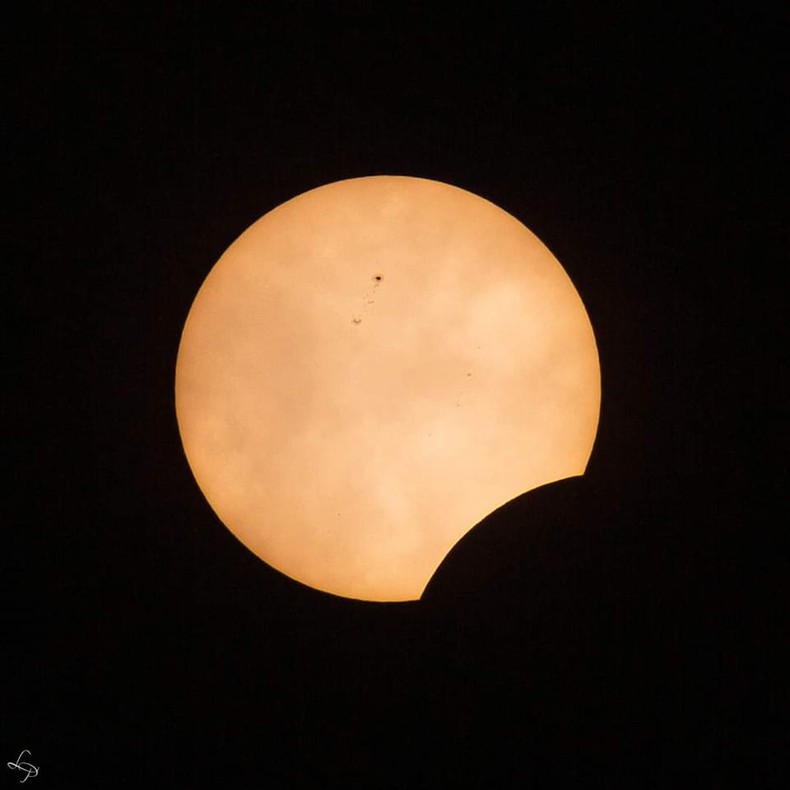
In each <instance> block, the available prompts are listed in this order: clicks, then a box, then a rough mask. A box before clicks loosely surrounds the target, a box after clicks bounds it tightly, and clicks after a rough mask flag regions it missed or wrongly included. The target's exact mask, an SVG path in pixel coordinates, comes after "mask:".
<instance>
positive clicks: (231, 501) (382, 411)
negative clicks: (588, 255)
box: [176, 176, 600, 601]
mask: <svg viewBox="0 0 790 790" xmlns="http://www.w3.org/2000/svg"><path fill="white" fill-rule="evenodd" d="M599 407H600V371H599V364H598V354H597V350H596V344H595V338H594V335H593V331H592V328H591V326H590V322H589V320H588V317H587V314H586V312H585V309H584V306H583V304H582V302H581V299H580V298H579V296H578V294H577V292H576V290H575V288H574V286H573V284H572V283H571V281H570V279H569V278H568V276H567V274H566V273H565V271H564V270H563V268H562V267H561V265H560V264H559V262H558V261H557V260H556V259H555V258H554V256H553V255H552V254H551V253H550V252H549V250H548V249H547V248H546V247H545V246H544V245H543V244H542V242H541V241H540V240H539V239H538V238H537V237H536V236H535V235H534V234H533V233H532V232H531V231H529V230H528V229H527V228H526V227H524V225H522V224H521V223H520V222H518V221H517V220H516V219H515V218H513V217H512V216H510V215H509V214H507V213H506V212H505V211H503V210H501V209H499V208H498V207H496V206H495V205H493V204H492V203H490V202H488V201H486V200H484V199H483V198H480V197H478V196H476V195H473V194H471V193H469V192H466V191H464V190H461V189H458V188H456V187H452V186H449V185H447V184H443V183H439V182H436V181H429V180H426V179H418V178H410V177H400V176H376V177H368V178H359V179H351V180H348V181H341V182H337V183H333V184H329V185H326V186H323V187H319V188H317V189H314V190H312V191H310V192H307V193H305V194H302V195H300V196H298V197H296V198H294V199H293V200H290V201H288V202H286V203H284V204H283V205H281V206H279V207H278V208H276V209H274V210H273V211H271V212H270V213H268V214H266V215H265V216H264V217H262V218H261V219H260V220H259V221H258V222H256V223H255V224H254V225H252V227H250V228H249V229H248V230H247V231H246V232H245V233H243V234H242V235H241V236H240V237H239V239H237V240H236V241H235V242H234V243H233V244H232V245H231V246H230V248H229V249H228V250H227V251H226V252H225V254H224V255H223V256H222V257H221V259H220V260H219V262H218V263H217V264H216V265H215V266H214V268H213V269H212V270H211V272H210V273H209V275H208V277H207V278H206V280H205V282H204V284H203V286H202V287H201V289H200V291H199V293H198V295H197V297H196V299H195V301H194V304H193V305H192V309H191V311H190V313H189V316H188V318H187V321H186V324H185V327H184V331H183V336H182V340H181V345H180V348H179V354H178V362H177V369H176V411H177V416H178V422H179V428H180V431H181V436H182V440H183V444H184V449H185V452H186V455H187V458H188V461H189V464H190V466H191V468H192V471H193V473H194V475H195V478H196V479H197V482H198V485H199V486H200V488H201V490H202V491H203V493H204V494H205V496H206V498H207V499H208V501H209V503H210V504H211V506H212V508H213V509H214V511H215V512H216V513H217V515H218V516H219V518H220V519H221V520H222V522H223V523H224V524H225V525H226V526H227V527H228V529H230V530H231V531H232V532H233V533H234V534H235V535H236V536H237V537H238V538H239V540H240V541H241V542H242V543H244V544H245V545H246V546H247V547H248V548H249V549H250V550H252V551H253V552H254V553H255V554H257V555H258V556H259V557H260V558H261V559H263V560H264V561H265V562H267V563H268V564H270V565H271V566H273V567H274V568H277V569H278V570H280V571H281V572H283V573H285V574H287V575H288V576H290V577H292V578H294V579H297V580H299V581H301V582H303V583H305V584H307V585H310V586H312V587H315V588H317V589H320V590H323V591H326V592H331V593H334V594H336V595H341V596H346V597H351V598H360V599H365V600H376V601H402V600H414V599H417V598H419V597H420V595H421V593H422V591H423V589H424V588H425V586H426V584H427V582H428V581H429V579H430V578H431V576H432V575H433V573H434V571H435V570H436V568H437V567H438V565H439V564H440V563H441V561H442V560H443V558H444V557H445V556H446V555H447V553H448V551H449V550H450V549H451V548H452V547H453V546H454V545H455V543H456V542H457V541H458V540H459V539H460V538H461V537H462V536H463V535H464V534H465V533H466V532H468V530H469V529H471V528H472V527H473V526H474V525H475V524H477V523H478V522H479V521H480V520H481V519H483V518H484V517H485V516H486V515H488V514H489V513H491V512H492V511H493V510H495V509H496V508H498V507H499V506H501V505H502V504H504V503H505V502H507V501H509V500H510V499H512V498H514V497H516V496H518V495H520V494H522V493H523V492H525V491H528V490H530V489H533V488H536V487H538V486H541V485H545V484H547V483H549V482H553V481H555V480H559V479H562V478H565V477H570V476H573V475H579V474H582V473H583V472H584V469H585V467H586V465H587V461H588V459H589V456H590V453H591V450H592V445H593V441H594V439H595V433H596V429H597V424H598V415H599Z"/></svg>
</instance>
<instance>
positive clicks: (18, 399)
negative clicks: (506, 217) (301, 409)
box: [0, 0, 788, 790]
mask: <svg viewBox="0 0 790 790" xmlns="http://www.w3.org/2000/svg"><path fill="white" fill-rule="evenodd" d="M138 5H139V4H132V3H124V2H119V3H111V4H102V3H72V4H64V3H56V2H52V3H46V2H40V3H33V4H29V5H28V6H26V7H25V8H24V9H20V10H19V11H20V15H19V16H17V17H16V19H15V20H12V21H11V22H9V24H8V26H7V29H6V30H5V33H4V36H5V41H4V44H3V49H4V51H5V53H6V63H5V68H4V69H3V72H4V80H3V82H4V90H5V94H6V97H7V101H6V106H7V107H8V110H7V112H6V113H4V115H5V123H4V128H5V145H4V150H5V151H6V165H7V168H6V169H7V179H6V184H7V186H6V198H7V206H8V211H7V212H6V216H7V217H8V223H7V227H6V233H5V238H6V241H7V245H8V247H7V250H8V251H7V253H6V256H5V258H6V263H7V265H6V267H5V278H6V279H5V283H6V287H5V288H4V289H3V292H4V295H5V297H6V300H5V302H6V303H5V305H4V316H5V318H6V319H7V320H6V322H5V325H6V332H5V336H4V337H5V342H4V344H3V350H4V356H5V363H4V369H5V371H6V372H7V374H8V382H9V385H8V387H7V389H6V391H7V398H6V408H5V410H4V414H5V415H6V417H7V423H8V425H7V431H6V437H7V438H6V440H5V447H6V448H7V453H6V455H7V456H8V458H9V461H10V474H8V475H7V477H6V480H7V483H8V485H7V491H8V493H7V495H6V496H5V497H4V506H3V528H4V529H3V536H4V539H3V559H4V567H3V576H2V589H3V595H4V625H3V632H4V635H5V640H4V641H5V645H6V646H5V648H4V651H3V655H4V661H5V667H4V670H3V672H2V686H1V688H2V703H1V705H0V709H1V711H2V731H1V732H0V736H1V737H0V745H2V749H3V752H2V754H0V757H2V760H3V761H4V762H5V761H9V760H13V759H14V758H15V757H16V756H17V754H18V752H19V751H21V750H22V749H24V748H27V749H30V750H31V752H32V757H31V758H30V759H31V761H32V762H34V763H35V764H37V765H39V766H40V767H41V773H40V775H39V776H38V777H36V778H35V779H31V780H30V782H31V785H30V786H31V787H33V788H34V790H35V788H36V787H41V788H43V787H76V786H80V787H93V786H96V787H98V786H106V785H108V784H110V785H113V786H117V787H188V788H192V787H202V786H207V787H283V788H291V787H315V788H323V787H344V788H348V787H360V788H363V787H364V788H368V787H370V788H377V787H390V786H392V787H403V788H405V787H426V788H428V787H430V788H433V787H440V788H445V787H486V788H488V787H517V786H518V787H520V786H527V787H543V786H546V787H559V786H577V787H598V786H601V787H604V786H605V787H628V788H635V787H684V786H692V785H693V786H694V787H721V786H723V783H724V782H727V781H734V782H735V783H736V786H742V787H771V786H782V781H781V779H782V777H781V771H782V762H783V759H786V758H784V757H783V752H784V751H786V746H787V744H786V741H783V739H782V732H783V730H782V728H781V726H780V721H781V719H782V712H783V711H784V709H785V706H786V704H787V695H786V684H785V683H784V681H785V680H786V671H785V670H784V667H783V661H782V654H781V650H782V647H785V648H786V634H787V630H786V625H787V623H786V613H787V603H788V602H787V598H786V596H783V595H782V593H781V592H780V591H781V584H780V582H781V581H782V579H783V576H786V575H787V570H788V568H787V551H786V546H787V544H786V539H784V535H783V532H784V529H783V528H782V525H783V524H785V523H786V518H784V519H783V518H782V517H780V516H779V515H778V512H777V510H776V506H777V504H778V503H779V502H780V501H781V499H780V494H781V492H782V489H781V488H780V486H781V484H782V483H783V482H784V480H785V479H786V477H785V474H784V468H785V458H786V455H787V451H786V448H785V445H784V444H782V443H781V438H782V427H783V424H782V420H783V410H782V408H781V406H783V403H782V402H781V398H780V390H781V386H782V384H783V364H782V363H783V360H782V358H781V357H780V352H781V351H782V350H783V347H782V345H780V342H779V337H780V332H781V330H782V329H783V328H784V323H785V321H784V320H783V318H784V315H785V313H786V311H785V310H783V307H784V299H782V289H781V283H780V281H779V278H780V276H781V274H784V266H781V265H779V264H780V263H781V262H786V246H787V245H786V234H785V229H784V224H785V216H786V214H785V211H784V205H783V204H782V201H781V199H780V197H781V192H782V191H783V190H780V183H781V184H782V185H783V182H781V180H780V169H781V165H782V164H783V159H784V158H785V157H784V154H785V140H786V136H785V134H784V131H785V130H784V129H783V128H782V126H781V123H780V117H781V110H782V109H783V105H782V102H781V96H782V88H783V82H782V77H781V75H782V68H781V64H780V57H779V49H780V48H779V46H778V45H777V44H778V37H777V36H775V33H776V32H777V31H778V30H779V29H780V27H781V26H780V22H781V20H780V19H779V18H778V15H777V18H776V19H769V18H767V15H765V14H762V15H759V14H758V13H757V12H756V11H755V10H754V9H750V8H748V7H746V8H740V9H739V10H737V11H732V10H728V9H727V8H722V7H721V6H713V5H711V6H710V8H709V9H708V10H703V9H699V10H697V11H695V12H694V13H693V14H690V13H688V12H686V13H685V14H684V15H682V16H675V15H670V14H668V12H667V11H666V10H664V11H656V12H655V13H654V12H652V11H650V10H646V9H645V8H644V7H643V4H632V5H630V6H628V7H626V8H620V9H618V10H617V11H616V12H605V11H603V10H601V9H600V8H596V7H595V4H581V3H577V4H550V10H544V11H541V12H538V11H536V10H534V9H528V10H524V11H523V12H522V13H520V14H516V13H505V12H504V11H503V10H502V9H503V7H504V6H503V4H500V5H499V7H497V4H492V3H488V4H485V5H477V6H475V10H474V11H469V10H462V9H460V8H452V9H450V10H448V11H446V12H445V11H438V10H436V9H432V10H430V11H429V10H426V7H427V6H429V5H438V4H419V3H411V2H403V3H397V4H389V3H381V4H373V3H344V4H337V3H323V4H322V3H307V2H293V3H288V4H276V3H242V4H236V5H234V6H233V8H232V9H229V8H227V7H226V5H225V4H222V3H219V2H205V0H204V1H203V2H197V1H195V2H182V3H176V2H166V3H161V4H158V5H157V7H156V8H153V9H147V8H143V7H142V5H140V7H138ZM637 7H638V8H639V10H638V11H637V10H635V9H636V8H637ZM286 9H287V10H286ZM373 174H403V175H414V176H422V177H426V178H433V179H438V180H441V181H446V182H448V183H451V184H455V185H457V186H460V187H462V188H464V189H467V190H470V191H472V192H474V193H476V194H479V195H482V196H484V197H486V198H488V199H490V200H491V201H493V202H494V203H496V204H497V205H499V206H501V207H502V208H504V209H505V210H507V211H509V212H510V213H511V214H513V215H514V216H516V217H517V218H518V219H520V220H521V221H522V222H524V223H525V224H526V225H527V226H528V227H529V228H530V229H532V230H533V231H534V232H535V233H536V234H537V235H538V236H539V237H540V238H541V239H542V240H543V241H544V242H545V243H546V244H547V245H548V246H549V248H550V249H551V250H552V251H553V252H554V254H555V255H556V256H557V257H558V258H559V260H560V261H562V263H563V265H564V267H565V268H566V270H567V271H568V273H569V274H570V276H571V278H572V279H573V281H574V283H575V285H576V287H577V289H578V290H579V292H580V294H581V296H582V298H583V300H584V302H585V305H586V307H587V310H588V312H589V314H590V318H591V321H592V324H593V327H594V329H595V332H596V336H597V340H598V344H599V350H600V354H601V365H602V375H603V412H602V419H601V424H600V429H599V436H598V440H597V444H596V448H595V451H594V454H593V457H592V460H591V463H590V468H589V471H588V474H587V475H585V477H584V478H581V479H576V480H572V481H566V482H563V483H559V484H556V485H553V486H549V487H547V488H545V489H542V490H540V491H537V492H532V493H530V494H527V495H525V496H524V497H521V498H519V499H518V500H515V501H514V502H512V503H510V504H509V505H508V506H506V507H505V508H503V509H502V510H501V511H499V512H498V513H496V514H494V515H492V516H491V517H489V519H488V520H487V522H486V524H485V525H484V526H481V527H479V528H477V529H475V530H473V532H472V533H471V534H470V535H468V536H467V538H465V539H464V541H462V543H461V544H460V545H459V546H458V547H457V548H456V550H454V551H453V552H452V553H451V555H450V556H449V557H448V559H447V561H446V562H445V564H444V566H443V567H442V568H441V569H440V571H439V572H438V573H437V575H436V577H434V579H433V580H432V582H431V584H430V585H429V589H428V591H427V593H426V596H425V598H424V600H423V601H421V602H419V603H414V604H408V605H405V604H398V605H395V604H393V605H374V604H364V603H359V602H352V601H346V600H343V599H339V598H333V597H331V596H326V595H323V594H320V593H317V592H315V591H312V590H310V589H307V588H305V587H303V586H301V585H299V584H297V583H295V582H292V581H291V580H289V579H286V578H284V577H282V576H280V575H279V574H278V573H276V572H275V571H273V570H271V569H269V568H268V567H266V566H265V565H263V564H262V563H261V562H260V561H259V560H258V559H257V558H256V557H254V556H253V555H251V554H250V553H249V552H247V550H246V549H244V548H243V547H242V546H241V545H240V544H239V543H238V542H237V541H236V540H235V538H233V537H232V536H231V534H230V533H229V532H227V531H226V530H225V529H224V528H223V527H222V526H221V524H220V523H219V522H218V520H217V519H216V517H215V516H214V515H213V513H212V512H211V510H210V508H209V506H208V505H207V503H206V502H205V500H204V499H203V497H202V495H201V493H200V492H199V490H198V488H197V486H196V484H195V483H194V480H193V478H192V476H191V473H190V471H189V469H188V467H187V464H186V462H185V459H184V457H183V453H182V450H181V446H180V441H179V437H178V432H177V426H176V422H175V414H174V407H173V394H172V393H173V377H174V364H175V358H176V352H177V347H178V341H179V336H180V331H181V328H182V326H183V321H184V319H185V316H186V313H187V311H188V309H189V306H190V304H191V301H192V299H193V298H194V295H195V293H196V291H197V288H198V287H199V285H200V283H201V282H202V281H203V279H204V277H205V275H206V274H207V272H208V271H209V269H210V268H211V266H212V265H213V264H214V262H215V261H216V259H217V258H218V257H219V255H220V254H221V253H222V252H223V251H224V249H225V248H226V247H227V246H228V245H229V244H230V243H231V242H232V241H233V239H235V238H236V236H237V235H238V234H239V233H240V232H241V231H242V230H243V229H245V228H246V227H247V226H248V225H249V224H250V223H251V222H252V221H254V220H255V219H257V218H258V217H259V216H261V215H262V214H263V213H265V212H266V211H268V210H269V209H271V208H273V207H274V206H276V205H278V204H279V203H282V202H283V201H284V200H287V199H288V198H290V197H293V196H295V195H297V194H299V193H301V192H303V191H305V190H307V189H310V188H312V187H315V186H318V185H321V184H324V183H328V182H331V181H335V180H339V179H342V178H351V177H355V176H363V175H373ZM785 434H786V432H785ZM306 484H309V483H308V482H306ZM780 538H782V539H783V542H780ZM784 732H786V730H784ZM3 778H4V779H8V780H9V781H11V782H17V781H18V777H17V776H15V775H14V774H13V773H12V772H11V771H10V770H9V771H7V772H6V771H5V770H4V774H3Z"/></svg>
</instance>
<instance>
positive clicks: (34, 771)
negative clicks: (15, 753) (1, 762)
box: [8, 749, 38, 784]
mask: <svg viewBox="0 0 790 790" xmlns="http://www.w3.org/2000/svg"><path fill="white" fill-rule="evenodd" d="M25 752H27V754H30V749H22V751H21V752H20V753H19V757H17V758H16V762H15V763H8V767H9V768H10V769H11V770H12V771H13V770H19V771H24V772H25V776H24V778H23V779H20V780H19V784H23V783H25V782H27V780H28V779H30V777H31V776H38V768H36V766H35V765H33V764H32V763H27V762H22V755H23V754H25Z"/></svg>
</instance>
